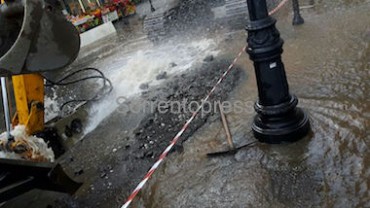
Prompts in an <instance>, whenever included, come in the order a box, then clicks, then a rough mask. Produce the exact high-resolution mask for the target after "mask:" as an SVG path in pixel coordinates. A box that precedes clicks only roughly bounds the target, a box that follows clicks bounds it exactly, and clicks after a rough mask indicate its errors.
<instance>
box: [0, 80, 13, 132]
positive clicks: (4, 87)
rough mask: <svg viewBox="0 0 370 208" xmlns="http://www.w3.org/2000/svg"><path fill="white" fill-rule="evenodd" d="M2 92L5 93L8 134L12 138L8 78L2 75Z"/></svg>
mask: <svg viewBox="0 0 370 208" xmlns="http://www.w3.org/2000/svg"><path fill="white" fill-rule="evenodd" d="M1 93H2V94H3V107H4V116H5V125H6V135H7V138H8V139H10V138H11V137H12V136H11V135H10V130H11V121H10V112H9V102H8V91H7V88H6V78H5V77H1Z"/></svg>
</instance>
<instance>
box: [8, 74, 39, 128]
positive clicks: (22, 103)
mask: <svg viewBox="0 0 370 208" xmlns="http://www.w3.org/2000/svg"><path fill="white" fill-rule="evenodd" d="M12 80H13V88H14V97H15V102H16V108H17V111H16V114H15V116H14V117H13V121H12V125H13V126H16V125H25V126H26V130H27V133H28V134H29V135H32V134H35V133H37V132H41V131H43V130H44V79H43V77H42V76H41V75H40V74H27V75H17V76H13V77H12Z"/></svg>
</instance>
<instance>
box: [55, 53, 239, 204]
mask: <svg viewBox="0 0 370 208" xmlns="http://www.w3.org/2000/svg"><path fill="white" fill-rule="evenodd" d="M213 59H214V58H213V57H207V59H205V61H204V64H203V65H202V66H200V67H199V68H197V69H194V70H192V71H191V73H187V74H181V75H175V76H173V77H169V78H168V80H167V81H166V82H165V83H164V84H162V85H160V86H158V87H155V88H151V89H150V90H148V91H143V93H142V95H141V96H140V98H137V99H134V100H127V101H126V102H125V103H124V104H125V106H124V108H123V103H122V108H118V109H117V110H116V111H115V112H114V113H113V114H112V115H111V116H110V117H108V118H107V119H106V120H105V121H103V122H102V123H101V124H100V126H99V127H98V128H97V129H96V130H94V131H93V132H91V133H90V134H89V135H87V136H86V137H85V139H84V140H82V141H81V142H80V143H78V144H77V145H75V147H74V148H72V149H71V150H70V154H68V156H67V155H65V156H64V158H63V162H62V164H63V166H64V167H65V168H66V170H67V172H69V173H70V174H72V175H75V178H76V180H79V181H83V182H84V185H83V186H82V188H81V189H80V190H79V191H78V192H77V193H76V195H75V196H74V197H69V196H65V197H63V198H61V199H58V200H56V201H55V203H54V205H53V206H52V207H118V206H119V205H122V204H123V203H124V202H125V200H126V198H127V197H128V195H129V194H130V192H131V191H132V190H133V189H134V188H135V187H136V185H137V184H138V183H139V182H140V180H141V179H142V177H143V176H144V175H145V174H146V172H147V171H148V170H149V168H150V167H151V166H152V165H153V164H154V162H155V161H156V159H157V158H158V156H159V155H160V154H161V152H162V151H163V150H164V149H165V148H166V147H167V146H168V145H169V143H170V141H171V140H172V138H173V137H174V136H175V135H176V134H177V132H178V131H179V130H180V129H181V127H182V126H183V125H184V124H185V122H186V120H187V119H189V118H190V116H191V115H192V112H193V111H195V110H196V106H197V105H195V103H194V102H197V103H200V101H201V100H202V99H203V98H205V96H206V95H207V94H208V92H209V91H210V90H211V89H212V87H213V86H214V85H215V84H216V82H217V80H218V79H219V78H220V76H221V74H222V73H223V72H224V71H225V70H226V69H227V68H228V66H229V65H230V63H231V61H230V60H217V58H216V60H213ZM174 64H175V63H174ZM243 76H245V73H244V72H243V70H241V69H240V68H234V69H233V70H232V71H231V73H230V74H229V75H228V77H227V78H226V79H225V80H224V82H223V83H222V85H219V88H218V89H217V90H216V91H215V92H214V93H213V95H212V96H211V97H210V101H211V102H212V103H214V102H215V101H224V100H225V99H227V97H228V94H229V93H230V92H231V91H232V90H233V89H234V88H235V87H236V86H237V85H238V83H239V82H240V80H241V77H243ZM173 101H178V102H185V101H186V103H187V104H189V103H191V102H192V101H194V102H193V103H194V105H193V106H187V107H188V108H191V109H183V108H181V109H176V110H175V111H174V112H171V111H170V109H168V111H165V112H163V108H162V109H161V108H159V107H158V105H161V104H160V103H166V102H167V103H168V102H173ZM143 103H150V105H151V108H152V107H153V106H154V108H153V111H152V112H150V110H149V111H148V106H146V105H142V104H143ZM139 105H141V106H140V107H139V109H141V110H140V112H131V111H127V109H128V108H127V107H130V106H131V107H132V106H136V109H138V108H137V106H139ZM145 109H146V110H145ZM209 110H210V109H207V111H209ZM214 112H215V111H214V110H211V113H208V114H205V113H203V114H202V115H199V116H197V117H196V119H195V120H194V121H193V122H192V123H191V125H190V126H189V128H188V130H186V131H185V133H184V135H183V136H182V137H181V139H180V140H179V141H178V143H177V145H176V146H175V148H174V149H173V150H172V152H174V151H181V150H182V143H183V142H184V141H186V139H187V138H189V136H191V135H192V134H193V133H194V132H195V131H196V130H197V129H198V128H200V127H201V126H203V125H204V123H205V122H207V120H209V119H211V120H212V119H213V120H214V119H216V118H218V115H215V113H214Z"/></svg>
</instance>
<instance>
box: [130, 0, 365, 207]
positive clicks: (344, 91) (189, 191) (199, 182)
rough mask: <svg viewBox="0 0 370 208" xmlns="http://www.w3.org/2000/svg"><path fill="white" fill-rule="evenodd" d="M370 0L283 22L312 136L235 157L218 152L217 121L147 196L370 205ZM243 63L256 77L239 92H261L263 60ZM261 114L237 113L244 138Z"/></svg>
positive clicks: (252, 203) (183, 202)
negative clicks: (257, 66)
mask: <svg viewBox="0 0 370 208" xmlns="http://www.w3.org/2000/svg"><path fill="white" fill-rule="evenodd" d="M351 2H352V1H351ZM367 2H368V1H358V2H357V1H356V2H355V3H354V4H351V7H350V8H349V9H348V10H342V9H336V7H335V6H334V7H335V8H333V9H329V11H328V10H326V13H319V14H318V13H316V12H315V11H314V10H313V11H311V12H310V11H305V12H304V14H303V16H304V17H305V20H306V23H305V25H303V26H301V27H296V28H293V27H292V26H291V25H290V23H289V24H288V23H279V27H280V29H281V31H282V36H283V38H284V39H285V41H286V44H285V47H284V50H285V53H284V62H285V66H286V71H287V75H288V79H289V82H290V87H291V92H292V93H294V94H296V95H297V96H298V97H299V99H300V104H299V105H300V106H301V107H303V108H305V109H306V110H307V112H308V113H309V115H310V117H311V124H312V134H311V135H309V136H308V137H307V138H305V139H303V140H301V141H299V142H298V143H295V144H290V145H280V146H279V145H277V146H275V145H263V144H259V145H256V146H254V147H252V148H249V149H245V150H242V151H240V152H239V153H238V154H236V155H235V156H229V157H221V158H213V159H209V158H207V157H206V156H205V154H206V153H207V152H215V151H220V150H222V149H227V143H226V141H225V135H224V134H223V132H222V131H221V132H220V129H222V127H221V124H220V122H218V121H216V122H214V123H212V124H209V125H208V126H206V127H204V128H202V130H201V131H200V132H199V133H198V134H197V135H195V136H193V138H191V139H189V142H187V143H186V144H185V147H184V152H183V153H181V154H176V156H175V157H170V158H168V160H167V161H166V163H165V164H164V165H163V166H162V167H161V168H160V169H159V171H158V172H157V173H156V174H155V175H154V177H153V178H152V179H151V181H150V182H149V185H148V186H147V188H146V189H145V190H144V191H143V194H142V197H141V198H140V199H139V200H138V201H137V202H136V203H137V205H138V206H139V207H175V206H176V207H241V206H242V207H312V206H318V207H369V206H370V204H369V203H370V192H369V186H370V183H369V180H368V178H369V177H370V167H369V166H370V163H369V160H370V152H369V150H368V148H367V146H368V145H369V141H370V136H369V133H370V132H369V130H368V129H369V124H370V117H369V115H370V100H369V98H368V96H369V93H370V91H369V90H370V88H369V82H368V80H369V79H370V73H369V71H370V44H369V42H370V38H369V37H370V27H369V25H370V16H369V15H368V11H369V9H370V4H368V3H367ZM319 3H320V4H321V5H322V4H324V3H322V2H319ZM361 3H362V5H359V4H361ZM320 4H318V5H320ZM347 4H350V2H349V1H341V3H338V4H334V5H340V7H341V8H342V7H343V8H345V7H346V6H348V5H347ZM325 5H326V7H329V8H330V7H333V4H331V3H328V4H325ZM319 9H321V8H319ZM240 41H243V40H240ZM238 50H239V49H235V51H238ZM240 64H242V65H244V66H245V67H246V68H247V71H248V74H249V75H250V77H249V79H248V81H247V82H245V83H243V84H242V86H241V87H240V89H239V90H238V91H237V92H235V95H234V96H233V97H232V98H231V99H230V100H231V101H234V102H235V101H242V102H250V101H254V100H255V99H256V97H257V94H256V93H257V92H256V89H255V81H254V72H253V69H252V68H250V64H245V61H241V62H240ZM252 116H253V112H252V113H251V112H249V111H248V112H244V113H239V114H235V113H230V114H228V120H229V123H230V127H231V132H232V134H233V135H234V138H235V141H236V143H237V144H238V145H240V144H241V143H246V142H248V141H253V140H254V139H253V136H252V134H251V132H250V126H251V122H252Z"/></svg>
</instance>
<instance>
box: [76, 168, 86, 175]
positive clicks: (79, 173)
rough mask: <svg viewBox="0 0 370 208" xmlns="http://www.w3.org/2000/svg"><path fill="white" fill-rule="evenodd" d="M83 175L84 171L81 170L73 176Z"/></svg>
mask: <svg viewBox="0 0 370 208" xmlns="http://www.w3.org/2000/svg"><path fill="white" fill-rule="evenodd" d="M83 173H84V170H82V169H81V170H79V171H76V172H75V176H79V175H82V174H83Z"/></svg>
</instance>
